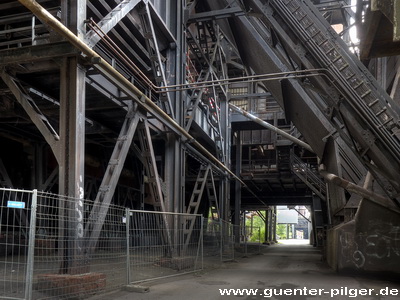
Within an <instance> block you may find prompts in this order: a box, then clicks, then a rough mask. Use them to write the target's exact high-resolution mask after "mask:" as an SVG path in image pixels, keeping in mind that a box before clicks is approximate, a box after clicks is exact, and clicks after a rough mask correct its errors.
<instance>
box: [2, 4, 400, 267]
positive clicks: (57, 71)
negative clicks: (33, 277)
mask: <svg viewBox="0 0 400 300" xmlns="http://www.w3.org/2000/svg"><path fill="white" fill-rule="evenodd" d="M317 2H318V3H317ZM333 2H335V3H333ZM333 2H332V1H322V0H321V1H308V0H250V1H241V0H234V1H230V0H229V1H228V0H204V1H196V0H194V1H190V0H183V1H173V0H153V1H149V0H141V1H139V0H99V1H86V0H78V1H59V0H38V1H34V0H18V1H15V0H6V1H3V2H2V3H1V4H0V11H1V12H2V14H1V17H0V25H1V26H2V27H0V28H1V30H0V76H1V81H0V112H1V116H0V121H1V126H0V139H1V142H2V145H3V144H4V145H5V147H3V149H0V179H1V181H0V182H1V184H2V185H3V186H9V187H11V186H14V187H20V188H30V189H31V188H39V187H41V188H43V189H45V190H48V191H52V192H57V193H60V194H65V195H68V196H71V197H74V198H76V199H78V200H77V202H76V207H77V211H76V212H73V213H72V214H75V213H76V215H73V216H72V217H75V219H76V222H75V223H74V226H75V225H76V226H75V227H74V228H75V229H74V230H75V232H67V231H62V230H60V232H61V239H62V240H63V241H61V242H65V243H67V241H68V243H72V244H73V245H72V246H76V247H75V248H77V249H80V251H77V252H73V253H64V254H63V255H65V257H66V259H65V264H64V265H63V266H62V267H61V269H62V272H65V273H68V272H71V270H72V266H74V267H75V266H76V265H78V266H80V269H79V268H78V270H79V271H78V272H84V271H85V270H87V266H85V264H84V263H83V264H82V265H81V264H80V263H79V261H80V262H82V261H85V259H84V258H83V257H84V255H85V253H90V251H92V250H93V249H94V248H95V247H96V244H97V240H98V238H99V236H98V232H100V231H99V228H101V227H102V225H103V222H104V216H105V214H106V212H107V210H108V207H109V205H110V204H111V203H118V204H124V205H125V206H128V207H129V208H133V209H145V208H146V209H150V210H156V211H162V212H186V213H191V214H197V213H200V214H203V215H204V216H205V217H209V218H214V219H216V218H222V219H224V220H225V221H230V222H233V223H236V224H240V222H242V220H241V218H242V213H241V212H242V211H243V210H256V211H260V210H266V211H268V218H267V219H266V222H267V223H269V225H268V226H270V228H273V225H272V224H271V222H272V220H273V219H274V220H275V217H276V215H274V211H275V208H274V206H275V205H300V204H301V205H307V206H309V207H311V208H312V209H313V210H314V220H313V222H314V229H315V231H317V230H318V231H322V230H324V225H336V224H341V223H342V222H343V221H344V220H345V218H346V217H347V215H346V213H347V210H348V207H349V203H353V200H354V198H355V194H357V193H358V194H361V195H362V196H363V197H370V198H373V199H374V200H373V201H375V202H379V203H381V204H382V205H383V206H386V207H390V209H391V210H392V211H397V210H396V209H394V208H393V207H392V206H391V205H392V204H393V203H394V204H395V205H399V204H400V197H399V193H400V184H399V181H398V178H400V155H399V154H400V118H399V115H400V107H399V103H397V102H396V101H394V100H393V99H392V98H391V97H389V95H388V94H387V93H386V91H385V89H384V88H382V87H381V85H380V84H379V83H378V82H377V80H376V79H374V78H373V76H372V75H371V73H370V72H369V71H368V70H367V68H366V67H365V66H364V64H363V63H361V62H360V61H359V60H358V59H357V58H356V57H355V56H354V54H353V53H351V51H350V50H349V46H350V47H353V48H354V45H349V36H348V30H349V28H350V27H351V26H353V25H352V24H351V19H352V18H353V17H354V18H356V22H359V20H358V19H357V18H359V12H356V13H354V12H353V11H352V9H351V5H350V4H349V3H348V2H349V1H333ZM358 5H359V3H358ZM337 24H339V25H341V26H343V27H342V28H341V30H340V32H339V34H338V33H336V32H335V30H334V29H333V28H332V27H331V25H337ZM357 26H359V24H358V25H357ZM346 43H348V44H346ZM397 79H398V78H397ZM391 86H393V87H394V88H395V87H396V86H397V83H396V81H395V82H394V83H393V84H392V85H391ZM393 94H395V93H394V92H393ZM249 118H250V119H249ZM282 136H283V137H286V138H282ZM11 162H16V163H14V164H13V163H11ZM320 164H323V165H324V170H321V168H319V166H320ZM319 171H321V172H320V173H319ZM367 172H369V173H368V174H369V175H368V176H367V177H368V178H370V176H372V177H373V178H374V182H375V181H376V182H377V183H378V184H379V187H380V188H379V190H378V191H377V192H375V191H374V192H370V191H367V190H366V189H365V188H364V189H361V188H360V187H359V186H358V187H357V186H353V185H351V184H350V185H351V189H347V190H344V189H343V188H342V187H344V184H343V183H346V184H348V183H350V182H352V183H356V184H358V185H365V186H366V184H365V183H364V182H365V181H366V179H365V177H366V175H367ZM19 174H21V175H19ZM324 179H325V181H324ZM346 186H348V185H346ZM86 197H89V198H92V199H93V200H94V201H95V204H94V205H93V207H92V210H91V212H90V214H89V217H88V222H87V224H86V225H85V227H84V228H83V231H82V226H83V225H82V224H81V223H80V221H79V216H80V215H82V214H83V211H82V209H83V208H82V207H83V206H82V205H80V204H81V202H79V199H83V198H86ZM388 199H390V200H389V201H388ZM358 204H359V203H358ZM358 204H357V205H358ZM352 207H353V206H352ZM354 207H357V206H356V205H354ZM67 211H69V210H67V208H65V207H59V213H60V216H63V214H66V213H67ZM69 214H71V212H69ZM193 220H194V219H193ZM193 220H191V219H190V218H188V219H187V220H186V223H185V226H186V227H185V228H186V231H185V232H184V234H183V236H181V237H179V238H181V239H182V240H183V241H184V242H183V243H184V244H188V242H189V240H190V238H191V228H192V227H193ZM162 222H164V224H163V228H167V229H168V232H169V231H170V230H171V232H175V231H174V229H177V228H174V226H175V227H176V226H178V225H177V224H174V223H173V222H172V223H171V222H170V220H168V219H163V220H162ZM274 222H275V221H274ZM317 223H318V224H317ZM63 226H64V227H68V224H62V222H61V223H60V227H63ZM81 234H83V235H84V236H85V237H86V238H87V240H85V242H83V240H82V239H81V238H79V239H74V238H71V237H72V236H75V237H76V236H78V235H81ZM64 235H71V236H70V237H68V236H64ZM236 236H237V239H238V241H239V242H240V240H239V237H240V233H239V232H237V233H236ZM68 238H70V239H68ZM164 238H165V239H166V240H168V241H169V242H171V241H172V240H173V239H177V238H178V237H177V236H175V235H174V233H172V234H171V233H170V232H169V233H168V234H166V235H164ZM272 238H273V237H272V236H271V234H270V233H269V239H272ZM169 244H172V243H169ZM69 246H71V245H69ZM65 248H68V249H71V248H74V247H65ZM170 254H171V255H174V250H173V249H172V251H170ZM71 256H72V257H75V258H76V259H75V260H74V259H72V260H69V259H67V257H71ZM74 270H77V269H76V268H74ZM74 272H76V271H74Z"/></svg>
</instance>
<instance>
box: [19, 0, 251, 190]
mask: <svg viewBox="0 0 400 300" xmlns="http://www.w3.org/2000/svg"><path fill="white" fill-rule="evenodd" d="M18 1H19V2H20V3H21V4H22V5H24V6H25V7H26V8H27V9H29V10H30V11H31V12H32V13H33V14H34V15H36V16H37V17H38V18H39V19H41V21H42V22H44V23H46V24H47V25H48V26H50V27H51V28H52V29H54V30H55V31H57V32H58V33H59V34H60V35H62V36H63V37H64V38H66V39H67V40H68V41H69V42H70V43H71V44H72V45H73V46H75V47H76V48H77V49H79V50H80V51H82V54H84V55H85V56H86V58H87V59H88V60H89V61H91V62H92V63H93V65H94V66H95V68H96V69H97V70H99V71H100V72H101V73H102V74H103V75H104V76H105V77H107V78H108V79H110V80H111V81H112V82H113V83H114V84H116V85H117V86H118V87H119V88H120V89H121V90H122V91H124V92H125V93H126V94H127V95H128V96H130V97H132V99H133V100H134V101H135V102H136V103H138V105H139V106H140V107H142V108H143V109H145V110H146V111H147V112H149V113H150V114H152V115H153V116H154V117H156V118H157V119H158V120H159V121H161V122H162V123H163V124H164V125H165V126H167V127H168V128H170V129H171V130H172V131H173V132H175V133H177V134H179V135H180V136H182V137H184V138H185V139H186V142H189V143H191V144H192V145H193V146H195V148H197V149H198V150H199V151H200V152H201V153H202V154H203V155H204V156H206V157H207V158H209V159H210V161H212V162H213V163H214V164H215V165H216V166H218V167H220V168H221V169H223V170H224V171H226V172H227V173H228V174H230V175H231V176H232V177H233V178H235V179H236V180H238V181H239V182H240V183H241V184H242V185H243V186H244V187H246V188H248V187H247V185H246V184H245V183H244V182H243V181H242V180H241V179H240V178H239V177H238V176H236V174H235V173H233V172H232V171H231V170H230V169H229V168H228V167H227V166H225V165H224V164H223V163H222V162H221V161H220V160H219V159H217V158H216V157H215V156H214V155H212V154H211V153H210V152H209V151H208V150H207V149H206V148H205V147H203V146H202V145H201V144H200V143H199V142H198V141H197V140H196V139H195V138H194V137H193V136H192V135H190V134H189V133H188V132H187V131H186V130H185V129H184V128H182V127H181V126H180V125H179V124H178V123H177V122H176V121H175V120H173V119H172V118H171V117H170V116H169V115H168V114H166V113H165V112H164V111H163V110H162V109H161V108H159V107H158V106H157V105H156V104H155V103H154V102H153V101H151V99H150V98H149V97H148V96H147V95H145V94H144V93H142V92H141V91H140V90H139V89H138V88H137V87H136V86H135V85H133V84H132V83H131V82H130V81H129V80H128V79H126V78H125V77H124V76H122V75H121V74H120V73H119V72H118V71H117V70H116V69H114V68H113V67H112V66H111V65H110V64H109V63H108V62H106V61H105V60H103V59H102V57H101V56H100V55H99V54H98V53H97V52H95V51H94V50H92V49H91V48H90V47H89V46H88V45H87V44H86V43H85V42H83V41H82V40H81V39H80V38H78V37H77V36H76V35H75V34H74V33H73V32H71V31H70V30H69V29H68V28H67V27H65V26H64V25H63V24H62V23H61V22H60V21H58V20H57V19H56V18H55V17H54V16H53V15H52V14H50V13H49V12H48V11H47V10H46V9H45V8H43V7H42V6H41V5H39V4H38V3H37V2H36V1H35V0H18Z"/></svg>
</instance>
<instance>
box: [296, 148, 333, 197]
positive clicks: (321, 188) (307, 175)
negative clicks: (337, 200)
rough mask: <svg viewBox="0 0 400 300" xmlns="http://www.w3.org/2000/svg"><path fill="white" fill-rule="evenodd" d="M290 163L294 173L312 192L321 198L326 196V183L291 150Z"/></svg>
mask: <svg viewBox="0 0 400 300" xmlns="http://www.w3.org/2000/svg"><path fill="white" fill-rule="evenodd" d="M290 165H291V168H292V171H293V173H294V174H296V175H297V177H299V178H300V179H301V180H302V181H303V182H304V183H305V184H306V185H307V186H308V187H309V188H310V189H311V190H312V191H313V192H314V193H316V194H317V195H318V196H319V197H320V198H321V199H325V197H326V184H325V182H324V180H323V179H322V178H321V177H320V176H319V175H318V173H317V172H316V171H313V170H312V169H311V168H310V166H309V164H307V163H305V162H304V161H302V160H301V158H300V157H298V156H297V155H296V154H294V153H293V151H291V153H290Z"/></svg>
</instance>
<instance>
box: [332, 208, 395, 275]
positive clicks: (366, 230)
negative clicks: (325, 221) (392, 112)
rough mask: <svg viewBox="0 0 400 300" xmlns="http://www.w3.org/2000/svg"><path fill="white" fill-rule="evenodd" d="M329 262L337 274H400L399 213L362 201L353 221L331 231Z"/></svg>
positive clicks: (393, 209) (392, 209)
mask: <svg viewBox="0 0 400 300" xmlns="http://www.w3.org/2000/svg"><path fill="white" fill-rule="evenodd" d="M327 260H328V263H329V265H330V266H331V267H332V268H333V269H335V270H337V271H356V272H384V273H400V269H399V266H400V211H399V210H398V209H397V208H395V207H384V206H382V205H379V204H377V203H373V202H371V201H368V200H363V201H362V202H361V204H360V207H359V209H358V211H357V214H356V216H355V218H354V220H352V221H350V222H348V223H345V224H341V225H339V226H337V227H335V228H333V229H331V230H329V231H328V236H327Z"/></svg>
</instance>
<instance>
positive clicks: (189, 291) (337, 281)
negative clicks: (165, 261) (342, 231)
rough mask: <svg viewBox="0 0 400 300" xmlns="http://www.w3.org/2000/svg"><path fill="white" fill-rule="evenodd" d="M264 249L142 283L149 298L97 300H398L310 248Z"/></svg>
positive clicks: (393, 289) (397, 285) (386, 285)
mask: <svg viewBox="0 0 400 300" xmlns="http://www.w3.org/2000/svg"><path fill="white" fill-rule="evenodd" d="M264 247H266V248H267V249H266V250H265V252H264V253H263V254H262V255H255V256H251V257H247V258H243V257H239V258H238V259H237V261H235V262H229V263H224V264H223V265H222V266H221V268H219V269H213V270H204V271H202V272H199V273H197V274H190V275H185V276H179V277H174V278H169V279H165V280H162V281H155V282H151V283H145V284H143V286H145V287H148V288H149V292H147V293H132V292H126V291H118V292H114V293H111V294H107V295H103V296H101V297H96V300H97V299H99V300H100V299H101V300H106V299H107V300H110V299H113V300H114V299H115V300H128V299H129V300H131V299H134V300H150V299H164V300H177V299H178V300H179V299H191V300H192V299H193V300H212V299H237V298H238V297H239V298H242V299H285V300H286V299H291V300H294V299H296V300H298V299H300V300H302V299H354V298H355V299H399V298H400V282H394V281H389V280H383V279H379V278H371V277H360V276H349V275H342V274H337V273H336V272H334V271H333V270H331V269H330V268H329V267H328V266H327V264H326V263H325V262H323V261H322V255H321V252H320V251H319V250H318V249H316V248H313V247H312V246H310V245H308V244H304V243H303V244H300V245H296V244H294V243H293V241H286V243H285V244H282V243H279V244H276V245H272V246H264ZM245 289H246V290H245ZM221 291H222V292H224V293H225V295H221ZM227 293H230V295H227ZM235 293H236V295H234V294H235ZM396 293H398V294H397V295H395V294H396ZM240 294H242V295H240ZM390 294H392V295H391V296H390Z"/></svg>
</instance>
